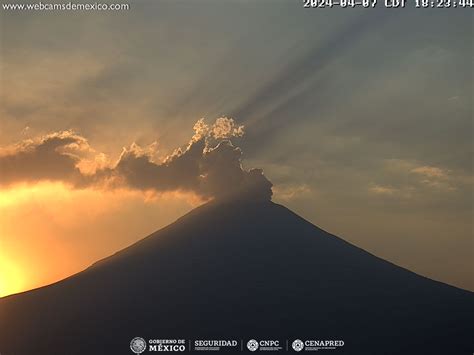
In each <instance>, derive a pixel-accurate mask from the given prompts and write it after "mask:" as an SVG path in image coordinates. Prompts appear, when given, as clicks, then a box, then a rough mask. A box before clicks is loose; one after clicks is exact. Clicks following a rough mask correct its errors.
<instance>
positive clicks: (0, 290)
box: [0, 254, 25, 297]
mask: <svg viewBox="0 0 474 355" xmlns="http://www.w3.org/2000/svg"><path fill="white" fill-rule="evenodd" d="M24 281H25V279H24V275H23V273H22V271H21V270H20V268H19V267H18V266H17V265H15V263H13V262H12V261H10V260H8V259H7V258H6V257H4V256H3V255H2V254H0V297H4V296H7V295H11V294H13V293H17V292H21V291H23V290H24V289H25V282H24Z"/></svg>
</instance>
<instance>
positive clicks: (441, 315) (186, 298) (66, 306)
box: [0, 201, 474, 355]
mask: <svg viewBox="0 0 474 355" xmlns="http://www.w3.org/2000/svg"><path fill="white" fill-rule="evenodd" d="M473 301H474V297H473V294H472V293H471V292H469V291H465V290H462V289H458V288H455V287H452V286H449V285H446V284H443V283H440V282H437V281H433V280H430V279H428V278H425V277H423V276H420V275H417V274H415V273H413V272H410V271H408V270H406V269H403V268H401V267H398V266H396V265H394V264H392V263H390V262H387V261H385V260H382V259H380V258H378V257H376V256H374V255H372V254H370V253H368V252H366V251H364V250H362V249H360V248H358V247H356V246H354V245H351V244H349V243H347V242H345V241H344V240H342V239H340V238H338V237H336V236H334V235H331V234H329V233H327V232H325V231H323V230H321V229H319V228H318V227H316V226H314V225H313V224H311V223H309V222H308V221H306V220H304V219H303V218H301V217H299V216H298V215H296V214H295V213H293V212H291V211H290V210H288V209H287V208H285V207H283V206H281V205H278V204H275V203H273V202H243V201H239V202H225V203H215V202H214V203H208V204H206V205H203V206H201V207H198V208H196V209H195V210H193V211H191V212H190V213H188V214H187V215H185V216H183V217H181V218H180V219H178V220H177V221H176V222H174V223H172V224H171V225H169V226H167V227H165V228H163V229H161V230H159V231H157V232H155V233H153V234H151V235H150V236H148V237H146V238H144V239H142V240H141V241H139V242H137V243H135V244H134V245H132V246H130V247H128V248H126V249H124V250H122V251H120V252H118V253H116V254H114V255H112V256H110V257H108V258H105V259H103V260H101V261H99V262H97V263H95V264H93V265H92V266H91V267H89V268H88V269H86V270H85V271H83V272H80V273H78V274H76V275H74V276H71V277H69V278H67V279H65V280H63V281H60V282H58V283H55V284H52V285H49V286H46V287H42V288H39V289H36V290H32V291H29V292H24V293H21V294H17V295H12V296H8V297H4V298H2V299H0V353H1V354H2V355H34V354H38V355H42V354H45V355H46V354H48V355H51V354H67V355H73V354H83V355H85V354H88V355H91V354H101V355H103V354H114V355H115V354H133V353H132V352H131V350H130V340H131V339H132V338H134V337H136V336H140V337H143V338H145V339H242V340H243V341H244V344H245V342H246V341H247V340H248V339H288V340H289V341H290V344H291V340H293V339H316V340H327V339H328V340H342V341H343V342H344V345H343V346H341V347H338V348H337V349H334V350H321V351H323V353H328V354H331V353H333V352H335V353H347V354H417V355H419V354H444V355H446V354H451V355H453V354H469V355H470V354H472V353H473V351H474V348H473V341H472V339H473V338H472V336H473V334H474V327H473V318H472V317H473V315H474V302H473ZM239 350H240V349H239ZM245 351H247V349H246V347H245V346H244V352H245ZM286 351H287V350H286V349H285V348H283V349H282V351H281V352H286ZM288 351H289V352H293V350H292V348H291V346H290V348H289V349H288ZM146 353H148V351H146Z"/></svg>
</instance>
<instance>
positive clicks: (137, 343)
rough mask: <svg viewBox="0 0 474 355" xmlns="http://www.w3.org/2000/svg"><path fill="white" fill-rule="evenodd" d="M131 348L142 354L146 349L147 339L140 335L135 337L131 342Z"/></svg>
mask: <svg viewBox="0 0 474 355" xmlns="http://www.w3.org/2000/svg"><path fill="white" fill-rule="evenodd" d="M130 349H131V350H132V351H133V352H134V353H135V354H141V353H142V352H144V351H145V350H146V341H145V339H143V338H140V337H135V338H133V339H132V341H131V342H130Z"/></svg>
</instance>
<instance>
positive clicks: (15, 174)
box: [0, 117, 272, 200]
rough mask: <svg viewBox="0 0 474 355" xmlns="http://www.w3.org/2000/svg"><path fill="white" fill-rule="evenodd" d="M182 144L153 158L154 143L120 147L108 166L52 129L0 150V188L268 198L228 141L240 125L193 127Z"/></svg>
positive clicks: (258, 175)
mask: <svg viewBox="0 0 474 355" xmlns="http://www.w3.org/2000/svg"><path fill="white" fill-rule="evenodd" d="M194 132H195V133H194V135H193V137H192V138H191V140H190V141H189V143H188V144H187V146H186V147H184V148H178V149H176V150H175V151H174V152H173V153H172V154H170V155H168V156H167V157H166V158H164V159H163V160H162V161H159V162H157V161H155V159H154V156H155V155H156V152H157V151H156V149H157V148H156V144H154V145H151V146H149V147H147V148H142V147H140V146H138V145H137V144H135V143H133V144H132V145H131V146H130V147H129V148H124V149H123V151H122V153H121V155H120V158H119V159H118V161H117V162H116V163H115V164H109V165H107V164H106V163H105V159H104V155H103V154H97V152H95V151H94V150H93V149H92V148H91V147H90V146H89V144H88V142H87V140H86V139H85V138H84V137H82V136H80V135H77V134H75V133H74V132H72V131H65V132H58V133H53V134H50V135H47V136H44V137H42V138H40V139H37V140H29V141H24V142H21V143H20V144H17V145H16V146H13V147H10V148H6V149H5V148H4V149H2V150H0V186H2V185H3V186H5V185H7V186H8V185H12V184H14V183H20V182H26V183H35V182H39V181H44V180H48V181H61V182H64V183H67V184H69V185H71V186H73V187H75V188H83V187H88V186H94V187H100V188H109V189H110V188H118V187H127V188H132V189H137V190H144V191H155V192H158V193H159V192H168V191H188V192H194V193H195V194H197V195H199V196H201V197H202V198H204V199H217V200H222V199H242V200H270V199H271V196H272V183H271V182H270V181H269V180H268V179H267V178H266V177H265V175H264V174H263V171H262V170H261V169H250V170H246V169H244V168H243V167H242V151H241V150H240V148H238V147H236V146H234V145H233V143H232V141H231V140H232V139H234V138H237V137H242V136H243V135H244V127H243V126H241V125H237V124H236V123H235V121H234V120H233V119H231V118H226V117H221V118H218V119H217V120H216V121H215V122H214V123H213V124H211V125H209V124H206V123H205V121H204V119H201V120H199V121H197V123H196V124H195V125H194Z"/></svg>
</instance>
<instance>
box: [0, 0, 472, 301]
mask: <svg viewBox="0 0 474 355" xmlns="http://www.w3.org/2000/svg"><path fill="white" fill-rule="evenodd" d="M131 7H132V8H131V10H129V11H121V12H107V13H105V12H87V13H81V12H54V13H53V12H49V13H48V12H21V13H20V12H0V296H5V295H8V294H11V293H16V292H20V291H24V290H28V289H31V288H34V287H38V286H41V285H45V284H48V283H51V282H54V281H57V280H60V279H62V278H64V277H66V276H69V275H71V274H73V273H75V272H78V271H80V270H83V269H84V268H86V267H87V266H89V265H90V264H91V263H93V262H95V261H97V260H99V259H101V258H103V257H105V256H108V255H110V254H112V253H114V252H116V251H118V250H120V249H121V248H123V247H125V246H128V245H130V244H131V243H133V242H135V241H137V240H139V239H141V238H143V237H144V236H146V235H147V234H149V233H151V232H153V231H155V230H157V229H159V228H161V227H163V226H165V225H166V224H168V223H170V222H172V221H174V220H175V219H176V218H178V217H180V216H181V215H182V214H184V213H185V212H187V211H190V210H191V209H192V208H193V207H196V206H198V205H199V204H201V203H203V202H204V201H205V200H207V199H209V198H212V197H213V196H215V194H218V193H221V191H223V190H225V189H227V186H230V185H232V184H233V183H235V184H237V183H239V184H241V183H242V181H245V183H247V182H248V181H253V180H252V179H254V178H255V179H257V180H258V183H261V182H262V180H260V178H261V175H259V174H260V173H259V172H258V171H257V173H256V175H251V174H250V173H247V172H246V171H244V172H243V175H242V177H241V179H242V180H238V179H237V180H235V175H229V176H226V179H227V180H224V181H220V180H219V182H218V183H217V182H216V181H214V180H212V179H211V178H212V176H214V175H213V174H214V173H215V170H213V169H217V168H221V167H222V166H221V165H219V164H226V163H225V162H224V160H222V159H224V158H225V159H227V158H226V157H228V156H229V155H232V154H237V153H236V152H238V151H237V150H235V149H233V148H232V149H230V148H229V147H227V148H226V146H222V147H221V150H216V151H215V158H212V159H214V160H212V159H211V158H208V157H205V156H203V157H197V158H196V159H202V160H203V161H204V162H205V164H210V165H209V166H208V168H206V170H205V171H204V172H202V171H196V172H193V171H192V170H190V169H189V168H188V166H187V165H186V164H184V163H183V165H181V163H179V164H176V166H177V167H176V169H174V168H170V169H171V170H166V169H162V168H161V167H160V165H161V164H165V165H166V164H168V163H169V162H170V161H171V163H169V164H170V166H171V165H172V164H173V163H172V161H173V159H178V158H176V157H181V155H180V154H183V155H184V154H186V153H187V152H188V151H189V150H188V151H187V150H186V149H188V148H190V147H192V145H193V144H197V143H196V142H197V141H199V137H201V136H199V134H202V132H200V131H199V129H200V127H201V128H202V126H199V123H198V125H197V126H195V124H196V122H198V120H200V119H201V118H205V120H204V121H199V122H201V124H202V125H204V124H207V126H205V127H206V133H205V135H206V137H207V138H209V139H210V140H211V141H212V142H211V143H216V142H217V141H218V139H220V138H225V139H228V138H230V139H232V143H233V145H235V146H236V147H237V146H238V147H240V148H241V150H242V159H243V165H244V168H245V169H250V168H261V169H263V170H264V172H265V176H266V177H267V178H268V179H269V180H270V181H271V182H272V183H273V193H274V195H273V200H274V201H275V202H278V203H282V204H284V205H285V206H287V207H289V208H291V209H292V210H294V211H295V212H296V213H298V214H300V215H301V216H303V217H304V218H306V219H308V220H309V221H311V222H312V223H314V224H316V225H318V226H319V227H321V228H323V229H325V230H327V231H329V232H331V233H333V234H336V235H338V236H340V237H342V238H344V239H345V240H347V241H349V242H351V243H353V244H355V245H357V246H359V247H362V248H364V249H366V250H368V251H369V252H371V253H373V254H375V255H377V256H380V257H382V258H385V259H387V260H389V261H391V262H394V263H396V264H398V265H401V266H403V267H406V268H408V269H410V270H413V271H415V272H417V273H420V274H422V275H425V276H428V277H430V278H433V279H436V280H440V281H443V282H447V283H449V284H452V285H456V286H459V287H462V288H465V289H470V290H474V275H473V273H474V266H473V261H472V260H473V250H474V248H473V247H474V245H473V238H472V237H473V222H472V212H473V205H472V204H473V183H474V178H473V167H472V148H473V143H472V134H473V127H472V99H473V86H472V83H473V82H472V60H473V48H472V45H473V43H472V14H471V13H470V12H469V10H468V9H461V10H458V9H443V10H431V9H422V10H420V9H411V8H406V9H403V10H382V9H377V10H363V9H360V10H346V9H342V10H338V9H335V8H334V9H330V10H328V9H326V10H320V9H313V10H311V9H303V7H302V6H301V2H299V1H288V0H285V1H283V0H282V1H280V0H271V1H270V0H268V1H265V0H262V1H250V0H241V1H238V0H229V1H219V0H200V1H178V0H169V1H153V2H150V1H136V0H134V1H132V2H131ZM221 117H228V118H233V120H234V121H231V120H230V119H223V120H220V121H219V120H218V121H216V119H218V118H221ZM216 122H217V123H216ZM219 122H220V123H219ZM221 125H224V128H222V127H221ZM193 127H194V128H195V129H193ZM222 129H223V130H224V131H222ZM207 138H206V139H207ZM213 147H214V146H213V145H210V146H208V147H207V148H209V149H211V148H213ZM177 148H181V152H178V151H176V149H177ZM201 151H202V149H201ZM189 154H191V153H189ZM144 157H145V158H146V159H145V158H144ZM173 157H174V158H173ZM222 157H224V158H222ZM221 158H222V159H221ZM230 159H234V160H232V161H235V159H238V157H236V156H234V155H232V158H230ZM144 160H146V161H145V163H144ZM183 161H186V160H185V159H183ZM120 162H122V163H123V164H118V163H120ZM163 162H165V163H163ZM209 162H210V163H209ZM140 164H145V165H140ZM147 164H148V165H147ZM213 164H214V165H213ZM163 166H164V165H163ZM142 167H143V169H141V168H142ZM149 169H156V171H160V174H161V171H162V170H163V171H164V172H163V174H164V175H163V176H164V177H163V180H156V181H155V180H153V181H150V180H149V179H148V175H146V174H147V172H149V171H150V170H149ZM160 169H161V170H160ZM165 170H166V171H165ZM223 170H225V171H229V170H228V169H227V168H226V169H223ZM153 171H154V170H153ZM230 171H232V170H230ZM98 172H99V173H98ZM132 173H133V175H132ZM194 173H195V175H192V174H194ZM239 173H240V171H239ZM142 174H143V175H142ZM216 174H218V175H216V176H219V177H220V176H221V175H219V174H220V173H216ZM246 174H249V175H248V176H247V175H246ZM160 176H161V175H160ZM203 176H205V177H207V178H209V179H211V180H210V182H208V183H204V184H202V185H201V184H199V186H198V185H197V183H196V181H198V180H199V179H200V178H202V177H203ZM249 176H250V177H249ZM239 179H240V177H239ZM234 180H235V181H234ZM219 184H224V185H219ZM242 184H243V183H242ZM223 237H225V236H223Z"/></svg>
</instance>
